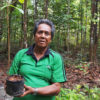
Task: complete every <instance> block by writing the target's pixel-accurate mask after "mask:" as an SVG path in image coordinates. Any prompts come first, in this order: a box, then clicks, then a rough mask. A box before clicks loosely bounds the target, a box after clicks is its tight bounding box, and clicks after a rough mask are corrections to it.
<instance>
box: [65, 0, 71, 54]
mask: <svg viewBox="0 0 100 100" xmlns="http://www.w3.org/2000/svg"><path fill="white" fill-rule="evenodd" d="M69 14H70V0H68V11H67V15H69ZM69 35H70V21H68V28H67V37H66V43H67V52H68V55H69V46H70V44H69V40H70V39H69V38H70V36H69Z"/></svg>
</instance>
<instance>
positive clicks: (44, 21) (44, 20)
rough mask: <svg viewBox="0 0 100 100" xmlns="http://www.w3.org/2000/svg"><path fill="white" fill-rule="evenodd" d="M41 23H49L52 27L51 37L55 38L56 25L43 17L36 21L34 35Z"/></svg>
mask: <svg viewBox="0 0 100 100" xmlns="http://www.w3.org/2000/svg"><path fill="white" fill-rule="evenodd" d="M40 24H47V25H49V26H50V27H51V38H52V39H53V36H54V31H55V27H54V24H53V23H52V22H51V21H50V20H48V19H41V20H39V21H37V22H36V23H35V26H34V30H33V33H34V36H35V34H36V32H37V30H38V27H39V25H40Z"/></svg>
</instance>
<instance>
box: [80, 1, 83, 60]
mask: <svg viewBox="0 0 100 100" xmlns="http://www.w3.org/2000/svg"><path fill="white" fill-rule="evenodd" d="M82 4H83V1H82V0H81V1H80V7H81V8H80V9H81V13H80V19H81V59H82V56H83V28H82V27H83V10H82Z"/></svg>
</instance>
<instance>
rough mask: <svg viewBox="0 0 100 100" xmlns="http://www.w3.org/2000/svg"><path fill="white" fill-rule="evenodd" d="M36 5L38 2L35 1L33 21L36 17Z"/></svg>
mask: <svg viewBox="0 0 100 100" xmlns="http://www.w3.org/2000/svg"><path fill="white" fill-rule="evenodd" d="M37 4H38V0H35V7H34V16H33V18H34V21H35V20H36V18H37V16H38V10H37Z"/></svg>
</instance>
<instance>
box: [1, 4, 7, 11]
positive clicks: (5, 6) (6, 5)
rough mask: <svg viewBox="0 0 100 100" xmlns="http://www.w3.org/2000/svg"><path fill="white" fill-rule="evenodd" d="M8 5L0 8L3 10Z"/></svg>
mask: <svg viewBox="0 0 100 100" xmlns="http://www.w3.org/2000/svg"><path fill="white" fill-rule="evenodd" d="M7 6H8V5H5V6H3V7H1V9H0V10H3V9H4V8H6V7H7Z"/></svg>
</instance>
